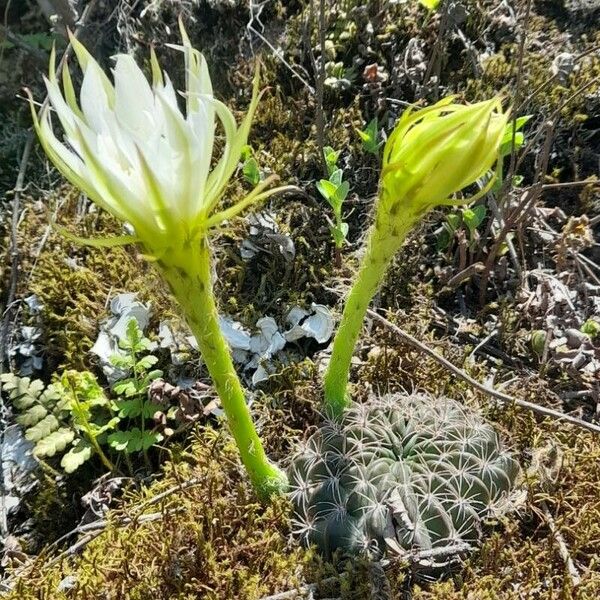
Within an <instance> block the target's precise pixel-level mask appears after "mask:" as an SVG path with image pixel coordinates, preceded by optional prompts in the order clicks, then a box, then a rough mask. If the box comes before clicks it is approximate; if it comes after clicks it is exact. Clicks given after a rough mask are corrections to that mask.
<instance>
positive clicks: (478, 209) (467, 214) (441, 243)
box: [437, 204, 487, 250]
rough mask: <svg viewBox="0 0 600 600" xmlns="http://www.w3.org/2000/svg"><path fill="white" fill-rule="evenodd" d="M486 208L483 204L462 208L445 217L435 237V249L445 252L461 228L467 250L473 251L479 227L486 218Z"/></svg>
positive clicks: (477, 238)
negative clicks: (467, 246) (465, 235)
mask: <svg viewBox="0 0 600 600" xmlns="http://www.w3.org/2000/svg"><path fill="white" fill-rule="evenodd" d="M486 212H487V211H486V208H485V206H484V205H483V204H479V205H477V206H473V207H472V208H462V209H460V210H459V211H457V212H451V213H450V214H448V215H446V221H445V222H444V223H442V227H441V230H440V231H439V232H438V236H437V249H438V250H446V249H447V248H448V247H449V246H450V244H451V243H452V240H453V239H454V237H455V236H456V234H457V232H458V231H459V230H460V228H461V226H464V229H466V231H467V235H468V244H469V248H470V249H471V250H473V249H474V248H475V246H476V244H477V241H478V240H479V231H478V229H479V227H480V225H481V224H482V223H483V220H484V219H485V216H486Z"/></svg>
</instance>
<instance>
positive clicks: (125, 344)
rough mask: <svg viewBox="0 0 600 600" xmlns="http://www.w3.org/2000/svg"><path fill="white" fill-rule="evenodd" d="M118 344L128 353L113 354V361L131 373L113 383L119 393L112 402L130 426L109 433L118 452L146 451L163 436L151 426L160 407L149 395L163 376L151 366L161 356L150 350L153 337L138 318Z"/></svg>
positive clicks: (121, 417) (133, 320) (110, 441)
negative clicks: (143, 329) (147, 333)
mask: <svg viewBox="0 0 600 600" xmlns="http://www.w3.org/2000/svg"><path fill="white" fill-rule="evenodd" d="M119 345H120V347H121V349H122V350H124V351H125V353H124V354H123V355H121V354H117V355H114V356H113V357H112V358H111V363H112V364H113V365H114V366H115V367H117V368H118V369H122V370H124V371H126V372H127V373H129V376H128V377H127V378H126V379H123V380H121V381H118V382H117V383H116V384H115V385H114V386H113V391H114V392H115V393H116V394H117V395H118V396H119V399H117V400H115V401H114V402H113V406H114V410H115V411H116V412H117V415H118V418H119V420H121V423H123V422H124V421H123V420H125V419H126V420H127V421H126V422H127V423H128V425H129V426H128V427H126V428H124V429H123V428H120V429H119V430H118V431H113V432H112V433H111V434H110V435H109V436H108V443H109V445H110V446H111V448H114V449H115V450H117V451H119V452H126V453H127V454H132V453H134V452H140V451H142V452H144V454H145V453H146V452H147V450H148V448H150V447H151V446H153V445H154V444H156V443H158V442H160V441H161V440H162V439H163V436H162V435H161V434H160V433H159V432H158V431H155V430H153V429H152V428H150V427H148V421H149V420H151V419H152V417H153V416H154V414H155V413H156V412H157V411H159V410H161V407H160V406H158V405H157V404H154V403H153V402H151V401H150V400H149V399H148V388H149V387H150V384H151V383H152V382H153V381H154V380H155V379H158V378H159V377H161V376H162V371H161V370H159V369H152V367H153V366H154V365H155V364H156V363H157V362H158V358H156V356H154V355H152V354H148V351H149V349H150V340H149V339H148V338H146V337H144V334H143V332H142V330H141V329H140V327H139V325H138V322H137V320H136V319H130V320H129V322H128V323H127V328H126V334H125V339H124V340H122V341H121V343H120V344H119ZM136 423H139V427H138V426H137V425H136ZM131 425H133V426H131Z"/></svg>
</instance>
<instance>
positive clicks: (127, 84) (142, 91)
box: [114, 54, 154, 138]
mask: <svg viewBox="0 0 600 600" xmlns="http://www.w3.org/2000/svg"><path fill="white" fill-rule="evenodd" d="M114 77H115V114H116V115H117V119H118V121H119V123H120V124H121V126H122V127H125V128H127V130H128V131H129V132H131V133H133V134H135V135H137V136H139V137H141V138H144V137H145V136H149V135H151V134H152V131H153V129H154V122H153V118H152V117H153V113H154V96H153V94H152V90H151V89H150V85H149V84H148V81H147V80H146V78H145V77H144V74H143V73H142V71H141V70H140V68H139V67H138V66H137V65H136V63H135V61H134V60H133V58H132V57H131V56H129V55H127V54H119V55H118V56H117V62H116V65H115V68H114Z"/></svg>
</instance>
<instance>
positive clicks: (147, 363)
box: [135, 354, 158, 371]
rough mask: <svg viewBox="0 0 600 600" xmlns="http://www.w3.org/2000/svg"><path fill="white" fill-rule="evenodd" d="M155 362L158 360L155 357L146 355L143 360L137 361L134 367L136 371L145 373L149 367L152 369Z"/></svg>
mask: <svg viewBox="0 0 600 600" xmlns="http://www.w3.org/2000/svg"><path fill="white" fill-rule="evenodd" d="M157 362H158V358H157V357H156V356H153V355H152V354H148V355H147V356H144V357H143V358H141V359H140V360H138V362H137V364H136V365H135V368H136V369H138V370H144V371H147V370H148V369H150V367H153V366H154V365H155V364H156V363H157Z"/></svg>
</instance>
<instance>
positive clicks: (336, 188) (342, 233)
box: [317, 169, 350, 268]
mask: <svg viewBox="0 0 600 600" xmlns="http://www.w3.org/2000/svg"><path fill="white" fill-rule="evenodd" d="M343 176H344V173H343V171H342V170H341V169H336V170H335V171H333V172H332V173H331V175H330V176H329V179H321V180H320V181H319V182H317V189H318V190H319V192H320V194H321V196H323V198H325V200H327V202H328V203H329V206H331V208H332V209H333V215H334V221H331V220H330V219H329V218H328V219H327V220H328V221H329V230H330V231H331V237H332V238H333V243H334V245H335V264H336V267H338V268H339V267H340V266H341V264H342V255H341V249H342V248H343V246H344V244H345V243H346V236H347V235H348V223H346V222H345V221H344V220H343V218H342V207H343V204H344V201H345V200H346V197H347V196H348V192H349V191H350V184H349V183H348V182H347V181H342V178H343Z"/></svg>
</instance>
